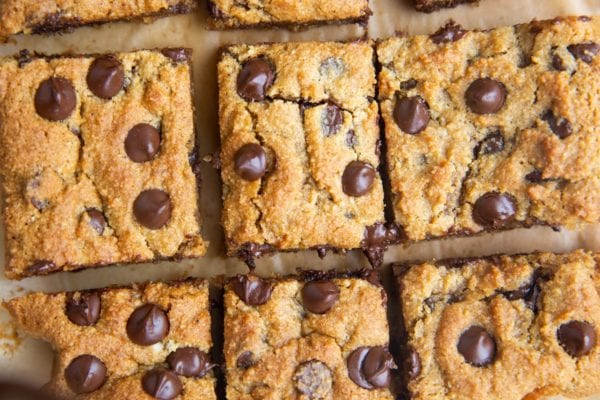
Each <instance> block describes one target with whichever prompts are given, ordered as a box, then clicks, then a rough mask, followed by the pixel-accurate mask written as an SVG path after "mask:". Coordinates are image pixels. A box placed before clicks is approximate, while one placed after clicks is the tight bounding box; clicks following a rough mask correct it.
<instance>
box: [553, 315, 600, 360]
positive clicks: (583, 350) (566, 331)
mask: <svg viewBox="0 0 600 400" xmlns="http://www.w3.org/2000/svg"><path fill="white" fill-rule="evenodd" d="M556 336H557V338H558V342H559V343H560V345H561V346H562V347H563V349H565V351H566V352H567V353H568V354H569V355H570V356H572V357H583V356H585V355H588V354H589V353H590V352H591V351H592V349H593V348H594V346H596V330H595V329H594V326H593V325H592V324H590V323H589V322H585V321H571V322H567V323H565V324H562V325H561V326H560V328H558V331H557V332H556Z"/></svg>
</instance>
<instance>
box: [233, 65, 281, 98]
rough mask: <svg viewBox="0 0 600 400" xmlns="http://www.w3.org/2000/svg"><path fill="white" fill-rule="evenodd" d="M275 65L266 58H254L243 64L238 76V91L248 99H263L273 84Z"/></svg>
mask: <svg viewBox="0 0 600 400" xmlns="http://www.w3.org/2000/svg"><path fill="white" fill-rule="evenodd" d="M274 79H275V73H274V71H273V66H272V65H271V63H269V62H268V61H267V60H265V59H264V58H253V59H250V60H248V61H246V62H245V63H244V64H243V65H242V69H241V71H240V73H239V74H238V77H237V92H238V94H239V95H240V96H241V97H242V98H243V99H244V100H246V101H262V100H264V99H265V96H266V93H267V91H268V90H269V88H270V87H271V85H273V80H274Z"/></svg>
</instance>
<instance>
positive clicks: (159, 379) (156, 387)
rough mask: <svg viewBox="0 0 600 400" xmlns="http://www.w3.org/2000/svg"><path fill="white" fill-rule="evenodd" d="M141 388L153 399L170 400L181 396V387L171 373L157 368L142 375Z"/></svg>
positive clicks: (177, 379)
mask: <svg viewBox="0 0 600 400" xmlns="http://www.w3.org/2000/svg"><path fill="white" fill-rule="evenodd" d="M142 388H143V389H144V392H146V393H148V394H149V395H150V396H152V397H154V398H155V399H158V400H172V399H174V398H175V397H177V396H179V394H181V392H182V390H183V385H182V384H181V381H180V380H179V378H178V377H177V375H175V374H174V373H173V372H171V371H169V370H166V369H162V368H157V369H153V370H150V371H148V372H146V373H145V374H144V376H143V377H142Z"/></svg>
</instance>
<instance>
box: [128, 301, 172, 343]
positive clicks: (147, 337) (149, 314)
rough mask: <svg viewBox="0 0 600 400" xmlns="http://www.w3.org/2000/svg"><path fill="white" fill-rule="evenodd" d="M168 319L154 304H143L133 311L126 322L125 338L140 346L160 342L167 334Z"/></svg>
mask: <svg viewBox="0 0 600 400" xmlns="http://www.w3.org/2000/svg"><path fill="white" fill-rule="evenodd" d="M169 327H170V326H169V317H168V316H167V313H165V312H164V311H163V310H161V309H160V308H159V307H158V306H157V305H155V304H151V303H148V304H144V305H143V306H140V307H138V308H136V309H135V311H134V312H133V313H131V316H129V319H128V320H127V327H126V330H127V336H128V337H129V339H130V340H131V341H132V342H133V343H135V344H138V345H140V346H150V345H153V344H155V343H158V342H160V341H161V340H163V339H164V338H165V337H167V334H168V333H169Z"/></svg>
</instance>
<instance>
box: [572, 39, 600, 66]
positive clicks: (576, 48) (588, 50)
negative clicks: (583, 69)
mask: <svg viewBox="0 0 600 400" xmlns="http://www.w3.org/2000/svg"><path fill="white" fill-rule="evenodd" d="M567 50H569V52H570V53H571V54H573V57H575V58H576V59H578V60H581V61H583V62H585V63H588V64H591V63H592V60H593V59H594V57H596V56H597V55H598V53H599V52H600V45H599V44H598V43H594V42H585V43H579V44H572V45H570V46H568V47H567Z"/></svg>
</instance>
